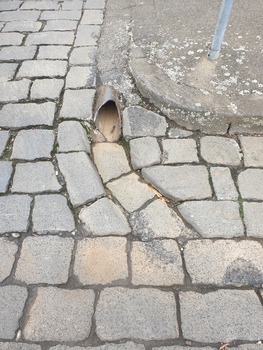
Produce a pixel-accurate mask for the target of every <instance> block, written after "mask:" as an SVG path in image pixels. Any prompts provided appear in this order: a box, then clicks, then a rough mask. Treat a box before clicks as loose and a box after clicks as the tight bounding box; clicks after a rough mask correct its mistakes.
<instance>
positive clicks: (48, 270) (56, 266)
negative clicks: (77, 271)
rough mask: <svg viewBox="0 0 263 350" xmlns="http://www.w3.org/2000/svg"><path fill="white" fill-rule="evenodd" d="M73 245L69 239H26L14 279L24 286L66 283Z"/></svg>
mask: <svg viewBox="0 0 263 350" xmlns="http://www.w3.org/2000/svg"><path fill="white" fill-rule="evenodd" d="M73 245H74V241H73V239H71V238H61V237H56V236H45V237H27V238H26V239H24V241H23V244H22V250H21V253H20V257H19V259H18V263H17V268H16V271H15V279H16V280H19V281H22V282H25V283H26V284H38V283H48V284H62V283H66V282H67V280H68V271H69V265H70V260H71V254H72V250H73Z"/></svg>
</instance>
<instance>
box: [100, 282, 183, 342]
mask: <svg viewBox="0 0 263 350" xmlns="http://www.w3.org/2000/svg"><path fill="white" fill-rule="evenodd" d="M113 305H114V307H113ZM95 319H96V332H97V335H98V337H99V338H100V339H101V340H108V341H114V340H119V339H125V338H134V339H141V340H154V339H156V340H157V339H158V340H165V339H173V338H177V337H178V336H179V333H178V325H177V317H176V304H175V297H174V295H173V293H172V292H163V291H160V290H157V289H152V288H140V289H128V288H122V287H114V288H106V289H104V290H103V291H102V292H101V293H100V297H99V301H98V305H97V308H96V312H95Z"/></svg>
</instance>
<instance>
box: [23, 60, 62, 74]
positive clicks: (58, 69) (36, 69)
mask: <svg viewBox="0 0 263 350" xmlns="http://www.w3.org/2000/svg"><path fill="white" fill-rule="evenodd" d="M66 73H67V62H64V61H58V60H57V61H56V60H54V61H52V60H31V61H24V62H23V63H22V66H21V67H20V69H19V71H18V73H17V77H18V78H23V77H32V78H33V77H50V78H54V77H58V76H59V77H64V76H65V75H66Z"/></svg>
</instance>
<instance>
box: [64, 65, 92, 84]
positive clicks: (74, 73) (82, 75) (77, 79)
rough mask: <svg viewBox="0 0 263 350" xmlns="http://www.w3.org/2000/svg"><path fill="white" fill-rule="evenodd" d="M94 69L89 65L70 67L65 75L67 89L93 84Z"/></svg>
mask: <svg viewBox="0 0 263 350" xmlns="http://www.w3.org/2000/svg"><path fill="white" fill-rule="evenodd" d="M95 74H96V72H95V69H94V68H93V67H91V66H89V67H75V66H74V67H70V69H69V72H68V73H67V77H66V88H67V89H78V88H82V87H94V86H95Z"/></svg>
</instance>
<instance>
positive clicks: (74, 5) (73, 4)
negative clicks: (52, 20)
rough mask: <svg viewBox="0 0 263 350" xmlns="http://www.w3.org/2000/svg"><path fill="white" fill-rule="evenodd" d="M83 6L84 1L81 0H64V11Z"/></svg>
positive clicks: (79, 8)
mask: <svg viewBox="0 0 263 350" xmlns="http://www.w3.org/2000/svg"><path fill="white" fill-rule="evenodd" d="M82 6H83V1H82V0H80V1H78V0H74V1H64V2H63V3H62V7H61V8H62V10H63V11H65V10H66V11H70V10H81V9H82Z"/></svg>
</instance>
